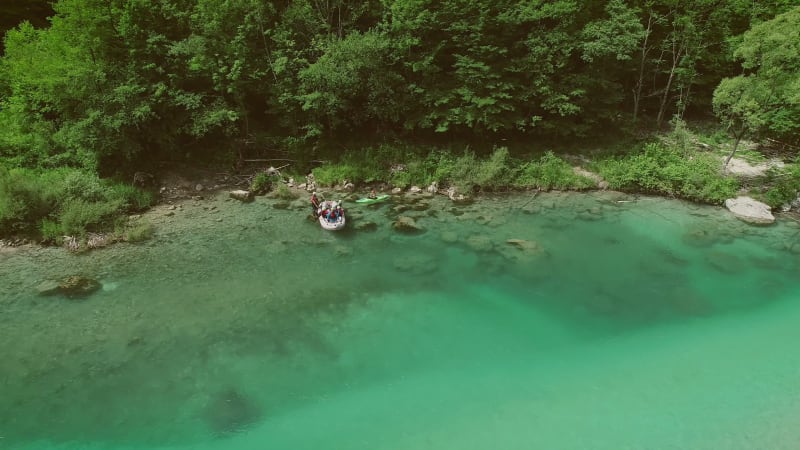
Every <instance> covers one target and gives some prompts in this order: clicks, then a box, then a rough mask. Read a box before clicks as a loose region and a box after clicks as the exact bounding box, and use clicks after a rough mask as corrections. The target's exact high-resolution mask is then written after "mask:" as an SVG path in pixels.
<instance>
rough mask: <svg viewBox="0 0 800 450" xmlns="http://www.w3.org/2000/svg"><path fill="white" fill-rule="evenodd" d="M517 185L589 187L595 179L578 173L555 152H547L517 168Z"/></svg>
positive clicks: (551, 187)
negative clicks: (536, 159)
mask: <svg viewBox="0 0 800 450" xmlns="http://www.w3.org/2000/svg"><path fill="white" fill-rule="evenodd" d="M513 184H514V186H515V187H520V188H530V187H535V188H538V189H543V190H550V189H588V188H591V187H593V186H594V181H592V180H590V179H588V178H586V177H583V176H580V175H577V174H576V173H575V172H574V171H573V170H572V166H571V165H569V163H567V162H566V161H564V160H563V159H561V158H559V157H558V156H556V155H555V154H553V152H547V153H545V154H544V155H542V157H541V158H539V160H538V161H527V162H524V163H522V164H521V165H520V166H519V167H518V168H517V170H516V174H515V177H514V182H513Z"/></svg>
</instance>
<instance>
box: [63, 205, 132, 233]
mask: <svg viewBox="0 0 800 450" xmlns="http://www.w3.org/2000/svg"><path fill="white" fill-rule="evenodd" d="M120 207H121V205H120V204H119V203H118V202H110V201H101V202H91V203H90V202H87V201H86V200H80V199H74V200H67V201H66V202H65V203H64V204H63V205H61V213H60V214H59V216H58V220H59V222H60V223H61V228H62V229H63V230H64V233H65V234H67V235H82V234H84V233H86V231H99V230H101V229H103V228H107V227H108V226H109V225H110V224H113V219H114V217H115V216H116V214H117V213H118V212H119V210H120V209H121V208H120Z"/></svg>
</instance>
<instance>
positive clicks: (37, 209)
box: [0, 168, 153, 243]
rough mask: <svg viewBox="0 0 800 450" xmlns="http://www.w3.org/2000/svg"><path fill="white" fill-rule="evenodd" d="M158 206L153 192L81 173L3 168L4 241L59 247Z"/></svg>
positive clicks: (0, 222) (0, 227)
mask: <svg viewBox="0 0 800 450" xmlns="http://www.w3.org/2000/svg"><path fill="white" fill-rule="evenodd" d="M152 203H153V195H152V194H151V193H150V192H146V191H142V190H139V189H137V188H135V187H133V186H130V185H127V184H122V183H117V182H114V181H111V180H102V179H100V178H98V177H97V176H96V175H94V174H92V173H88V172H85V171H81V170H76V169H63V168H62V169H55V170H33V169H22V168H16V169H4V168H0V235H8V236H10V235H19V234H24V235H29V236H32V237H36V238H39V239H42V240H43V241H45V242H54V243H57V242H58V241H59V240H60V239H61V236H63V235H81V236H82V235H85V234H86V233H87V232H88V231H103V230H105V229H108V228H109V227H112V226H113V224H114V220H115V218H116V217H119V216H122V215H125V214H128V213H130V212H135V211H141V210H143V209H145V208H147V207H149V206H150V205H151V204H152Z"/></svg>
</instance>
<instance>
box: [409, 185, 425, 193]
mask: <svg viewBox="0 0 800 450" xmlns="http://www.w3.org/2000/svg"><path fill="white" fill-rule="evenodd" d="M420 192H422V189H421V188H420V187H419V186H411V187H410V188H408V193H409V194H419V193H420Z"/></svg>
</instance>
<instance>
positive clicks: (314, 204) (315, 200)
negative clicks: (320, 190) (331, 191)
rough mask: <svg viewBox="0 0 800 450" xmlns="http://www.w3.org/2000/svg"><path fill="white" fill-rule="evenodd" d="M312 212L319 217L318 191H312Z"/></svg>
mask: <svg viewBox="0 0 800 450" xmlns="http://www.w3.org/2000/svg"><path fill="white" fill-rule="evenodd" d="M311 214H313V215H314V217H317V215H318V214H319V199H318V198H317V192H316V191H314V192H312V193H311Z"/></svg>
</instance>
